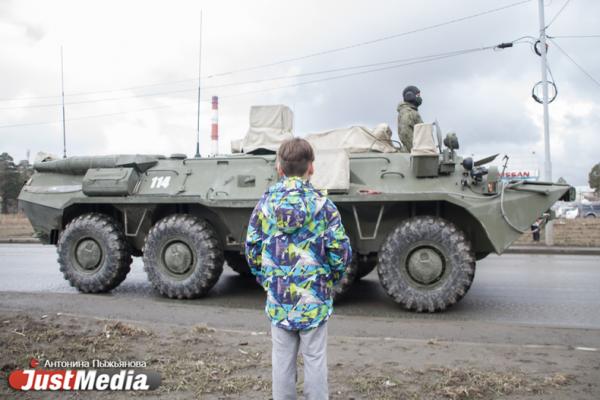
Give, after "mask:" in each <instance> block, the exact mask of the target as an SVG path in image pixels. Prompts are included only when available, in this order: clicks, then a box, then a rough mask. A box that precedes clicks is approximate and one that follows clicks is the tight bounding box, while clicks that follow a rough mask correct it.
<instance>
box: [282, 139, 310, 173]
mask: <svg viewBox="0 0 600 400" xmlns="http://www.w3.org/2000/svg"><path fill="white" fill-rule="evenodd" d="M277 161H279V165H280V167H281V169H282V170H283V173H284V174H285V176H303V175H304V174H306V171H308V165H309V164H310V163H311V162H313V161H315V153H314V151H313V148H312V146H311V145H310V143H308V141H306V140H304V139H301V138H293V139H289V140H286V141H285V142H283V143H281V146H279V150H278V151H277Z"/></svg>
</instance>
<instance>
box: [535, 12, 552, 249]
mask: <svg viewBox="0 0 600 400" xmlns="http://www.w3.org/2000/svg"><path fill="white" fill-rule="evenodd" d="M538 14H539V19H540V49H539V50H540V55H541V57H540V58H541V61H542V62H541V68H542V105H543V106H544V180H545V181H547V182H552V161H551V160H550V116H549V113H548V66H547V62H548V61H547V58H546V55H547V49H548V48H547V47H546V21H545V18H544V0H538ZM544 239H545V242H546V245H547V246H551V245H553V244H554V232H553V226H552V221H548V223H547V224H546V228H545V238H544Z"/></svg>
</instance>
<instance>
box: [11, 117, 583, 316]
mask: <svg viewBox="0 0 600 400" xmlns="http://www.w3.org/2000/svg"><path fill="white" fill-rule="evenodd" d="M290 115H291V111H289V109H287V108H286V107H284V106H270V107H269V106H263V107H255V108H253V109H252V112H251V124H250V130H249V132H248V134H247V135H246V137H245V138H244V139H243V140H242V141H239V142H238V143H236V144H235V147H236V149H235V150H237V151H238V153H235V154H230V155H219V156H213V157H205V158H186V157H185V156H184V155H177V154H176V155H172V156H170V157H164V156H159V155H112V156H92V157H70V158H66V159H47V160H42V161H40V162H37V163H36V164H35V165H34V169H35V173H34V175H33V177H32V178H31V179H30V180H29V181H28V182H27V183H26V185H25V186H24V187H23V189H22V192H21V194H20V196H19V200H20V205H21V208H22V209H23V210H24V211H25V213H26V214H27V216H28V218H29V220H30V221H31V223H32V225H33V227H34V228H35V230H36V231H37V232H39V233H40V234H41V237H42V238H43V240H44V241H45V242H46V243H50V244H54V245H57V248H58V261H59V264H60V270H61V271H62V273H63V274H64V277H65V279H67V280H68V281H69V283H70V284H71V285H72V286H74V287H76V288H77V289H79V290H80V291H82V292H86V293H99V292H106V291H110V290H111V289H114V288H115V287H117V286H118V285H119V284H120V283H121V282H122V281H123V280H124V279H125V278H126V276H127V273H128V272H129V269H130V264H131V261H132V256H143V262H144V268H145V270H146V272H147V275H148V278H149V280H150V282H151V283H152V285H153V286H154V288H155V289H156V290H157V291H158V292H159V293H161V294H162V295H164V296H168V297H171V298H179V299H188V298H197V297H201V296H202V295H204V294H206V293H207V292H208V291H209V290H210V289H211V287H212V286H213V285H214V284H215V283H216V282H217V280H218V279H219V276H220V275H221V273H222V271H223V265H224V263H225V261H226V262H227V264H228V265H229V266H230V267H231V268H233V269H234V270H236V271H237V272H239V273H241V274H247V273H248V267H247V265H246V263H245V257H244V255H243V253H244V240H245V235H246V229H247V224H248V220H249V217H250V213H251V212H252V210H253V208H254V206H255V205H256V203H257V201H258V199H259V198H260V197H261V195H262V194H263V192H264V191H265V190H266V189H267V187H269V186H270V185H272V184H273V183H275V182H276V181H277V179H278V176H277V173H276V169H275V162H276V156H275V155H274V154H273V152H274V151H275V150H276V149H277V146H278V145H279V143H280V142H281V141H282V140H284V139H286V138H288V137H291V136H292V133H291V116H290ZM307 139H308V140H309V141H310V142H311V143H312V145H313V147H314V148H315V150H316V160H315V163H316V165H315V170H316V173H315V175H314V176H313V178H312V182H313V184H314V186H315V187H317V188H319V189H327V190H328V194H329V196H330V198H331V199H332V200H333V201H334V202H335V204H336V205H337V207H338V209H339V210H340V213H341V215H342V219H343V223H344V226H345V228H346V231H347V233H348V235H349V237H350V239H351V241H352V246H353V250H354V254H355V257H354V260H353V262H352V264H351V265H350V266H349V267H348V270H347V274H346V276H345V278H344V280H343V281H342V282H341V283H340V284H339V285H338V287H337V288H336V293H337V294H342V293H344V292H345V291H346V290H347V288H348V287H349V286H350V285H351V284H352V281H353V280H354V279H357V278H360V277H362V276H365V275H366V274H368V273H369V272H370V271H371V270H372V269H373V268H375V267H376V268H377V273H378V275H379V280H380V282H381V285H382V286H383V288H384V289H385V291H386V292H387V294H388V295H389V296H391V297H392V298H393V299H394V301H395V302H397V303H398V304H400V305H401V306H402V307H404V308H405V309H408V310H414V311H418V312H423V311H426V312H435V311H441V310H444V309H446V308H447V307H449V306H451V305H453V304H455V303H456V302H458V301H459V300H460V299H461V298H462V297H463V296H464V295H465V294H466V293H467V291H468V290H469V287H470V286H471V284H472V282H473V278H474V274H475V265H476V261H477V260H480V259H482V258H484V257H485V256H486V255H488V254H489V253H497V254H501V253H502V252H503V251H504V250H506V248H507V247H508V246H509V245H510V244H511V243H512V242H513V241H515V240H516V239H517V238H519V236H520V235H521V234H522V233H523V232H526V231H529V227H530V226H531V224H532V223H533V222H534V221H536V219H538V218H539V217H540V216H544V218H546V219H547V218H548V216H549V214H548V213H549V211H548V210H549V209H550V207H551V206H552V204H553V203H554V202H556V201H557V200H559V199H565V200H569V198H570V197H572V196H574V192H573V190H572V188H571V187H570V186H568V185H565V184H558V183H550V182H527V181H505V180H503V179H502V171H500V170H499V169H500V167H497V166H489V165H488V164H489V163H490V162H491V161H492V160H493V159H494V158H495V156H492V157H488V158H486V159H483V160H478V161H474V160H472V159H471V158H462V157H460V156H459V155H458V154H457V153H456V150H457V149H458V147H459V145H458V139H457V137H456V135H454V134H449V135H447V136H446V137H445V139H443V140H442V135H441V131H440V129H439V126H437V125H435V124H422V125H418V126H417V127H416V129H415V139H414V148H413V149H412V151H411V153H406V152H402V149H401V148H399V147H398V146H397V145H395V144H394V141H392V140H391V131H390V130H389V128H388V127H387V126H384V125H381V126H378V127H377V128H376V129H374V130H371V129H367V128H364V127H351V128H347V129H340V130H334V131H330V132H324V133H320V134H314V135H309V136H307ZM486 165H488V166H486ZM249 284H251V282H250V281H249Z"/></svg>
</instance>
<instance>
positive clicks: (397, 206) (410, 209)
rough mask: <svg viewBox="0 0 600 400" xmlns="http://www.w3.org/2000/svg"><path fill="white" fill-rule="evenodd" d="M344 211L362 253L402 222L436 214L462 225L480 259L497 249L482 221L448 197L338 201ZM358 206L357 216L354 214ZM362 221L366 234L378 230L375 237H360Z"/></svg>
mask: <svg viewBox="0 0 600 400" xmlns="http://www.w3.org/2000/svg"><path fill="white" fill-rule="evenodd" d="M337 206H338V209H339V210H340V213H341V215H342V221H343V223H344V227H345V228H346V232H347V234H348V236H349V237H350V238H351V240H352V241H353V243H355V247H356V251H357V252H358V253H360V254H361V255H369V254H373V253H374V252H377V251H378V250H379V248H380V246H381V244H382V243H383V241H384V240H385V238H386V237H387V235H389V233H390V232H392V231H393V230H394V229H395V228H396V226H398V224H400V223H401V222H403V221H405V220H407V219H409V218H413V217H417V216H426V215H430V216H434V217H440V218H444V219H445V220H447V221H449V222H452V223H453V224H454V225H456V226H457V227H458V228H459V229H461V230H462V231H463V232H464V234H465V236H466V237H467V239H468V240H469V242H470V243H471V245H472V248H473V251H474V252H475V255H476V257H477V258H478V259H481V258H483V257H485V256H486V255H487V254H489V253H491V252H493V251H494V247H493V245H492V242H491V240H490V237H489V235H488V232H487V231H486V229H485V228H484V227H483V225H482V224H481V222H480V221H479V220H477V218H475V217H474V216H473V214H471V213H470V212H469V210H468V209H466V208H465V207H463V206H461V205H459V204H455V203H452V202H451V201H447V200H437V201H402V202H372V203H361V204H356V203H340V204H338V205H337ZM382 206H383V207H385V211H384V213H383V214H382V217H381V221H380V224H379V225H380V226H379V227H377V218H378V216H379V215H378V210H380V208H381V207H382ZM354 208H356V209H357V215H358V216H359V217H358V219H359V221H357V219H356V218H355V216H354ZM358 223H360V224H361V226H362V229H361V230H360V231H362V233H363V236H365V237H366V236H369V235H370V236H372V234H373V233H374V232H375V231H377V235H375V238H365V237H363V238H361V237H360V234H359V229H358V226H357V225H358Z"/></svg>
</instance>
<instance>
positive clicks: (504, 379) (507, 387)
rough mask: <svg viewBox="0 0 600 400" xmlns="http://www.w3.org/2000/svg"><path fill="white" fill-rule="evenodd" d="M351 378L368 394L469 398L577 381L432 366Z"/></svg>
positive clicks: (544, 389) (541, 389)
mask: <svg viewBox="0 0 600 400" xmlns="http://www.w3.org/2000/svg"><path fill="white" fill-rule="evenodd" d="M350 382H351V384H352V387H353V389H354V390H356V391H357V392H358V393H360V394H361V395H364V396H365V397H368V398H377V399H382V400H388V399H389V400H391V399H398V398H402V399H418V398H431V399H450V400H466V399H487V398H502V397H504V396H508V395H511V394H519V395H526V394H535V395H542V394H543V393H545V392H547V391H548V390H549V389H556V388H560V387H562V386H565V385H569V384H571V383H574V382H575V379H574V377H572V376H569V375H565V374H561V373H556V374H554V375H552V376H541V377H540V376H532V375H531V374H527V373H525V372H523V371H507V372H496V371H484V370H478V369H474V368H443V367H433V368H427V369H424V370H414V369H405V370H401V371H400V372H399V373H398V374H396V375H394V376H390V375H372V374H366V375H365V374H363V375H361V374H360V373H359V372H358V371H357V373H356V375H355V376H354V377H353V378H352V379H351V381H350Z"/></svg>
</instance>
